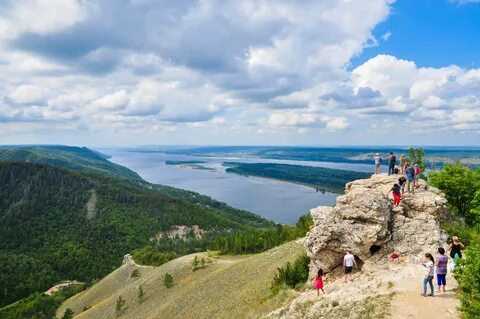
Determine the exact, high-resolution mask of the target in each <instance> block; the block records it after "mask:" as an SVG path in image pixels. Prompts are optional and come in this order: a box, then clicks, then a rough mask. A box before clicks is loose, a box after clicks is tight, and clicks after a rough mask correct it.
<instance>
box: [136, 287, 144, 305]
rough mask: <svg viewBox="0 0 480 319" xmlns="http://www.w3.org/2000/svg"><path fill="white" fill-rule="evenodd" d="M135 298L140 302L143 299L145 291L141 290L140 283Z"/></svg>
mask: <svg viewBox="0 0 480 319" xmlns="http://www.w3.org/2000/svg"><path fill="white" fill-rule="evenodd" d="M137 299H138V303H140V304H141V303H143V301H144V300H145V292H144V291H143V287H142V285H140V286H138V292H137Z"/></svg>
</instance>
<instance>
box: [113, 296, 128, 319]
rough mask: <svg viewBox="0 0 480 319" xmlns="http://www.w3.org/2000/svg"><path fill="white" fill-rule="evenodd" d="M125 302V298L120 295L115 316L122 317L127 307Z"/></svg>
mask: <svg viewBox="0 0 480 319" xmlns="http://www.w3.org/2000/svg"><path fill="white" fill-rule="evenodd" d="M125 303H126V301H125V299H123V298H122V296H118V298H117V302H116V303H115V316H116V317H117V318H118V317H120V316H121V315H122V314H123V312H124V311H125V309H126V306H125Z"/></svg>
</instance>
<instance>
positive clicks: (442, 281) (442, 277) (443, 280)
mask: <svg viewBox="0 0 480 319" xmlns="http://www.w3.org/2000/svg"><path fill="white" fill-rule="evenodd" d="M437 284H438V285H439V286H445V285H446V284H447V275H446V274H437Z"/></svg>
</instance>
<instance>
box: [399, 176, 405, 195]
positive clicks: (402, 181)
mask: <svg viewBox="0 0 480 319" xmlns="http://www.w3.org/2000/svg"><path fill="white" fill-rule="evenodd" d="M406 183H407V179H406V178H405V176H400V178H399V179H398V185H399V186H400V189H401V190H402V195H403V193H405V184H406Z"/></svg>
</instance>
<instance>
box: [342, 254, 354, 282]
mask: <svg viewBox="0 0 480 319" xmlns="http://www.w3.org/2000/svg"><path fill="white" fill-rule="evenodd" d="M353 266H355V267H356V266H357V262H356V261H355V256H354V255H352V253H351V252H350V251H349V250H347V253H346V254H345V256H343V269H344V271H345V282H347V281H352V272H353Z"/></svg>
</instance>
